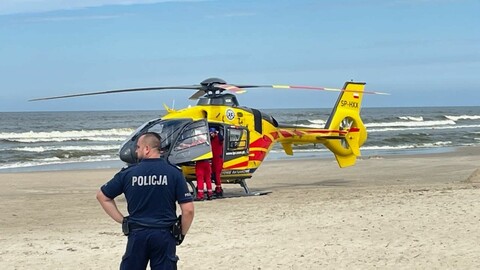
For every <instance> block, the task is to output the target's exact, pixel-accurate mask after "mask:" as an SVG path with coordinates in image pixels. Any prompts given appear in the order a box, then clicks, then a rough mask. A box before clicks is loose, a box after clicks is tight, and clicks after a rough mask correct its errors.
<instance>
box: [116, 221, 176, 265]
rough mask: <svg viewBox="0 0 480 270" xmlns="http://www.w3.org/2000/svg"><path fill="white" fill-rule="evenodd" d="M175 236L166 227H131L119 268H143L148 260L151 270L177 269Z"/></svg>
mask: <svg viewBox="0 0 480 270" xmlns="http://www.w3.org/2000/svg"><path fill="white" fill-rule="evenodd" d="M175 253H176V244H175V238H174V237H173V235H172V233H171V232H170V229H168V228H165V229H163V228H139V229H133V230H131V231H130V234H129V235H128V242H127V248H126V251H125V255H123V257H122V263H121V264H120V270H137V269H138V270H140V269H141V270H145V269H146V268H147V264H148V262H149V261H150V268H151V269H152V270H170V269H172V270H175V269H177V261H178V257H177V256H176V255H175Z"/></svg>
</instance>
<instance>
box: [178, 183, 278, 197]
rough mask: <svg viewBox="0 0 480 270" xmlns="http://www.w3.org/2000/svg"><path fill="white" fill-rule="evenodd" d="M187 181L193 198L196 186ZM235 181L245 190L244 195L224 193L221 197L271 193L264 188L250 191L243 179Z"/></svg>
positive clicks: (195, 194)
mask: <svg viewBox="0 0 480 270" xmlns="http://www.w3.org/2000/svg"><path fill="white" fill-rule="evenodd" d="M187 183H188V186H189V187H188V190H189V191H190V193H191V194H192V196H193V198H196V197H197V187H196V186H195V183H193V181H187ZM235 183H236V184H239V185H240V186H241V187H242V188H243V190H244V191H245V194H244V195H236V194H235V195H234V194H224V196H223V198H234V197H243V196H261V195H266V194H269V193H272V192H271V191H266V190H263V191H253V192H252V191H251V190H250V188H249V187H248V185H247V182H246V181H245V179H242V180H238V181H236V182H235Z"/></svg>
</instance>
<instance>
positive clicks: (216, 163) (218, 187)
mask: <svg viewBox="0 0 480 270" xmlns="http://www.w3.org/2000/svg"><path fill="white" fill-rule="evenodd" d="M210 143H211V144H212V154H213V158H212V173H213V175H214V176H215V196H217V197H223V189H222V180H221V179H220V174H221V173H222V169H223V136H222V135H221V134H220V133H219V132H218V130H216V129H215V128H210Z"/></svg>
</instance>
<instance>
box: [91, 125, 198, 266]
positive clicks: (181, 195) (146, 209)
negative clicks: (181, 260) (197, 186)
mask: <svg viewBox="0 0 480 270" xmlns="http://www.w3.org/2000/svg"><path fill="white" fill-rule="evenodd" d="M160 142H161V137H160V136H159V135H158V134H156V133H154V132H147V133H144V134H142V135H141V136H140V137H139V139H138V141H137V149H136V151H135V152H136V154H137V158H138V160H140V162H139V163H138V164H135V165H131V166H129V167H126V168H124V169H122V170H121V171H120V172H118V173H117V174H116V175H115V176H114V177H113V178H112V180H110V181H108V182H107V183H106V184H105V185H103V186H102V187H101V188H100V190H99V191H98V192H97V200H98V201H99V203H100V205H101V206H102V208H103V209H104V210H105V212H106V213H107V214H108V215H109V216H110V217H111V218H112V219H113V220H115V221H116V222H118V223H121V224H122V225H123V226H122V228H123V232H124V234H125V235H128V242H127V248H126V251H125V255H124V256H123V258H122V262H121V264H120V269H146V267H147V264H148V262H150V267H151V269H177V260H178V257H177V256H176V255H175V253H176V245H179V244H181V242H182V241H183V239H184V237H185V235H186V234H187V232H188V229H189V228H190V225H191V224H192V221H193V216H194V206H193V202H192V196H191V194H190V192H189V191H188V188H187V183H186V181H185V178H184V176H183V175H182V173H181V171H180V170H178V169H177V168H176V167H174V166H172V165H170V164H168V163H167V162H166V161H165V159H163V158H161V157H160V155H161V154H160ZM122 193H123V194H124V195H125V198H126V200H127V210H128V213H129V216H127V217H124V216H123V214H122V213H121V212H120V211H119V209H118V208H117V204H116V203H115V198H116V197H117V196H119V195H120V194H122ZM176 202H177V203H178V204H179V205H180V209H181V212H182V215H181V227H180V228H179V229H178V227H176V228H177V230H176V231H174V228H175V226H174V225H175V223H176V222H177V214H176ZM180 230H181V231H180ZM180 234H181V235H180ZM177 237H178V238H177Z"/></svg>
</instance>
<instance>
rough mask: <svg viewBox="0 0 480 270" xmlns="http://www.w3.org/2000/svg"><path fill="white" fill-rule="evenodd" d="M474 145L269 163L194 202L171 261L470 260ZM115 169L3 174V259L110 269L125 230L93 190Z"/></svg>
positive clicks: (460, 265) (15, 263) (311, 264)
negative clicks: (244, 182) (342, 160)
mask: <svg viewBox="0 0 480 270" xmlns="http://www.w3.org/2000/svg"><path fill="white" fill-rule="evenodd" d="M479 150H480V149H479V148H462V149H459V150H458V151H455V152H451V153H440V154H428V155H414V156H385V157H381V156H371V157H362V158H361V159H359V160H358V162H357V164H356V165H355V166H354V167H350V168H345V169H340V168H338V166H337V165H336V162H335V161H334V160H333V158H332V159H305V160H298V159H297V160H281V161H266V162H265V163H264V164H263V165H262V166H261V167H260V168H259V169H258V171H257V172H256V173H255V174H254V177H253V178H252V179H250V180H248V183H249V186H250V188H251V189H252V190H253V191H271V193H269V194H267V195H263V196H237V195H241V194H242V192H243V191H242V189H241V188H240V187H239V186H237V185H226V186H225V192H226V195H230V196H232V197H230V198H225V199H220V200H214V201H206V202H199V203H195V210H196V216H195V220H194V223H193V225H192V228H191V230H190V232H189V234H188V235H187V237H186V240H185V242H184V243H183V244H182V245H181V246H179V247H178V251H177V254H178V255H179V257H180V261H179V268H180V269H256V270H258V269H346V268H353V269H375V268H380V269H398V268H401V269H411V268H416V269H439V268H441V269H478V268H480V257H479V256H478V254H480V246H479V245H478V243H480V232H479V230H478V225H479V223H480V207H479V206H480V189H479V187H480V179H479V178H480V176H479V175H480V173H479V168H480V151H479ZM114 173H115V170H81V171H52V172H35V173H7V174H0V183H1V185H2V188H1V189H0V198H1V202H2V203H1V204H0V211H1V213H2V215H1V217H0V228H1V229H0V268H1V269H118V265H119V262H120V259H121V256H122V255H123V253H124V249H125V244H126V238H125V237H124V236H123V235H122V233H121V229H120V226H119V225H118V224H116V223H115V222H113V221H112V220H111V219H110V218H109V217H108V216H107V215H106V214H105V213H104V212H103V210H102V209H101V207H100V206H99V204H98V202H97V201H96V199H95V193H96V191H97V190H98V188H99V187H100V186H101V185H102V184H103V183H104V182H106V181H107V180H109V179H110V178H111V177H112V175H113V174H114ZM117 201H118V205H119V207H120V209H122V211H124V213H126V212H125V201H124V199H123V198H119V199H118V200H117Z"/></svg>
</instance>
